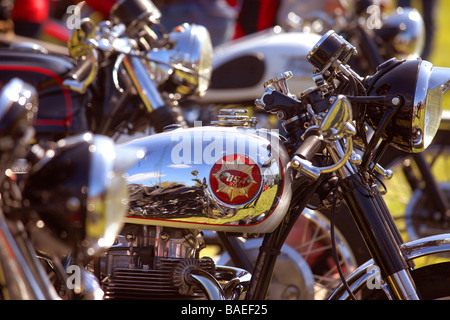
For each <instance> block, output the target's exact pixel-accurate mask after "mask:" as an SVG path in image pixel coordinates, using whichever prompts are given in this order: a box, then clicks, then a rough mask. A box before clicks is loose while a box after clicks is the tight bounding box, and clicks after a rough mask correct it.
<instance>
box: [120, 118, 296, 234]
mask: <svg viewBox="0 0 450 320" xmlns="http://www.w3.org/2000/svg"><path fill="white" fill-rule="evenodd" d="M124 145H134V146H139V147H141V148H144V149H146V155H145V157H144V158H143V159H142V160H140V161H139V162H138V163H137V164H136V165H134V166H133V167H131V168H130V169H129V170H128V173H127V181H128V187H129V192H130V211H129V214H128V216H127V217H126V218H125V222H126V223H133V224H145V225H156V226H167V227H175V228H189V229H203V230H216V231H228V232H242V233H266V232H271V231H273V230H274V229H275V228H276V227H277V226H278V224H279V223H280V222H281V220H282V219H283V217H284V216H285V214H286V212H287V210H288V207H289V203H290V200H291V196H292V191H291V182H292V172H291V170H292V169H291V168H290V167H289V166H288V163H289V160H290V159H289V155H288V153H287V151H286V149H285V147H284V146H283V144H282V141H281V140H280V136H279V135H278V133H277V132H276V130H266V129H257V128H254V127H212V126H211V127H194V128H189V129H175V130H172V131H168V132H163V133H160V134H155V135H151V136H148V137H144V138H140V139H136V140H133V141H130V142H127V143H125V144H124Z"/></svg>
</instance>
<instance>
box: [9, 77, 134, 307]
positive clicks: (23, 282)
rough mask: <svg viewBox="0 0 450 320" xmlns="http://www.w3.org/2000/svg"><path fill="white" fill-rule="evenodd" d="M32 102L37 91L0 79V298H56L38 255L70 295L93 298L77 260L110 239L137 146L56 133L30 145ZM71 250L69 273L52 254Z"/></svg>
mask: <svg viewBox="0 0 450 320" xmlns="http://www.w3.org/2000/svg"><path fill="white" fill-rule="evenodd" d="M37 109H38V97H37V92H36V90H35V89H34V88H33V87H32V86H31V85H29V84H26V83H25V82H23V81H22V80H20V79H17V78H15V79H13V80H11V81H10V82H8V83H7V84H5V85H4V86H3V88H2V91H1V93H0V123H1V137H0V139H1V153H0V163H1V168H2V170H1V175H0V179H1V181H0V182H1V183H0V185H1V190H0V192H1V210H0V228H1V234H2V237H1V241H2V246H1V254H0V268H1V271H2V275H3V276H2V278H1V287H2V290H1V298H2V299H12V300H30V299H31V300H34V299H46V300H57V299H60V296H59V294H58V293H59V292H57V290H56V289H55V287H54V286H53V284H52V282H51V281H50V279H49V277H48V275H47V272H46V268H44V265H43V264H42V261H44V262H45V263H48V265H51V267H52V268H53V270H54V271H55V272H57V273H59V275H60V276H61V278H62V279H64V280H65V283H64V285H66V286H67V287H68V289H72V291H70V290H68V292H66V294H67V295H68V296H70V297H82V298H85V299H98V298H101V297H102V291H101V289H100V285H99V284H98V282H97V281H96V279H95V278H94V277H93V276H92V274H91V273H89V272H88V271H87V270H84V268H83V267H84V264H83V262H84V260H85V259H91V257H92V256H93V255H95V254H98V253H99V252H101V250H104V249H105V248H107V247H109V246H110V245H112V242H111V241H114V239H115V236H116V234H117V232H118V231H119V230H120V228H121V224H122V218H123V216H124V215H125V213H126V208H127V203H126V201H127V189H126V183H125V179H124V178H123V174H124V171H125V169H126V168H127V166H130V165H132V164H133V163H134V162H135V161H137V160H138V158H139V154H138V153H139V152H142V150H138V149H130V148H125V149H119V148H117V147H116V146H115V144H114V143H113V141H112V140H111V139H110V138H107V137H104V136H94V135H92V134H91V133H85V134H82V135H76V136H73V137H71V138H68V139H66V140H60V141H58V142H57V146H55V147H54V148H51V149H47V150H44V149H42V148H41V147H39V146H38V145H34V146H32V147H30V146H31V145H32V139H33V137H34V128H33V126H32V123H33V121H34V120H35V118H36V114H37ZM74 154H76V155H77V157H74ZM24 159H27V162H26V163H24V162H23V161H21V160H24ZM17 161H21V163H17ZM26 166H28V168H25V167H26ZM24 169H26V170H27V173H26V176H25V177H24V178H23V179H22V180H19V179H18V178H17V175H18V174H19V172H20V170H24ZM36 250H37V251H38V252H40V253H39V254H36ZM69 253H70V254H72V255H73V259H72V260H71V262H70V268H69V270H72V271H73V272H75V273H74V274H73V276H68V275H67V274H66V271H65V270H64V269H63V268H62V266H60V265H58V261H59V260H58V259H54V258H55V257H58V258H62V257H63V256H64V257H67V255H68V254H69ZM38 256H39V257H40V258H41V259H39V258H38ZM71 280H73V281H74V282H71ZM71 285H73V286H71Z"/></svg>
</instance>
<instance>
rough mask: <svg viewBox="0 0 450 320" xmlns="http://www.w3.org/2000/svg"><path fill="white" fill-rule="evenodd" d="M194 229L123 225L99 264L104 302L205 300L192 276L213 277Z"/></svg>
mask: <svg viewBox="0 0 450 320" xmlns="http://www.w3.org/2000/svg"><path fill="white" fill-rule="evenodd" d="M204 246H205V245H204V241H203V237H202V234H201V233H200V232H198V231H196V230H186V229H174V228H163V227H153V226H145V225H134V224H127V225H125V227H124V229H123V231H122V233H121V235H120V236H119V237H118V240H117V243H116V244H115V245H114V246H113V247H112V248H111V249H110V250H108V252H107V254H106V258H105V259H104V261H102V263H101V265H102V269H103V270H102V271H103V272H104V274H105V275H106V277H105V279H104V281H103V290H104V292H105V299H120V300H124V299H141V300H142V299H152V300H154V299H183V300H187V299H204V298H206V296H205V294H204V291H203V290H202V289H201V286H199V285H198V282H197V281H196V280H195V279H194V278H193V277H192V274H209V275H215V274H216V268H215V264H214V261H213V260H212V259H211V258H207V257H205V258H199V252H200V250H201V249H202V248H204Z"/></svg>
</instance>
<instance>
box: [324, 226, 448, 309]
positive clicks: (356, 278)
mask: <svg viewBox="0 0 450 320" xmlns="http://www.w3.org/2000/svg"><path fill="white" fill-rule="evenodd" d="M400 250H401V251H402V253H403V255H404V257H405V259H406V261H411V260H414V259H417V258H420V257H424V256H427V255H431V254H438V253H443V252H450V233H444V234H439V235H434V236H430V237H426V238H421V239H418V240H414V241H410V242H408V243H405V244H403V245H402V246H401V248H400ZM375 267H376V266H375V263H374V261H373V260H372V259H371V260H369V261H367V262H366V263H364V264H363V265H361V266H359V267H358V268H357V269H356V270H355V271H353V272H352V273H351V274H350V275H349V276H348V277H347V283H348V285H349V287H350V289H351V290H352V292H353V293H356V292H357V291H359V290H360V289H362V288H363V287H365V286H366V285H367V282H368V281H371V279H374V277H377V276H378V275H377V274H376V273H375V272H373V271H374V270H377V269H375ZM347 298H348V292H347V290H346V289H345V287H344V285H343V284H341V285H339V286H338V287H337V288H336V289H335V290H334V291H333V292H332V293H331V294H330V296H329V297H328V299H329V300H345V299H347Z"/></svg>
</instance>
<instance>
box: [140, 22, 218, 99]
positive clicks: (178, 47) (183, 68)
mask: <svg viewBox="0 0 450 320" xmlns="http://www.w3.org/2000/svg"><path fill="white" fill-rule="evenodd" d="M169 39H170V41H171V42H172V43H173V47H172V48H170V49H160V48H158V49H154V50H152V51H150V52H149V53H148V60H150V61H152V62H155V63H157V64H160V65H165V66H168V67H170V70H167V71H168V72H170V73H171V74H172V76H171V79H172V81H173V82H174V84H175V86H176V93H178V94H181V95H183V96H187V95H199V96H202V95H204V94H205V93H206V90H207V89H208V87H209V84H210V81H211V74H212V50H213V49H212V43H211V37H210V35H209V32H208V30H207V29H206V28H205V27H203V26H200V25H196V24H188V23H184V24H182V25H179V26H178V27H175V28H174V29H173V31H172V32H170V34H169Z"/></svg>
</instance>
